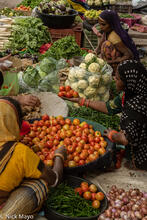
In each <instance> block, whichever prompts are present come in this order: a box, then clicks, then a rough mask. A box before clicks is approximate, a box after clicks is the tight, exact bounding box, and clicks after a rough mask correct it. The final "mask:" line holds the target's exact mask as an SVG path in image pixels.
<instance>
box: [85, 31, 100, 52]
mask: <svg viewBox="0 0 147 220" xmlns="http://www.w3.org/2000/svg"><path fill="white" fill-rule="evenodd" d="M84 32H85V33H86V35H87V37H88V39H89V40H90V42H91V43H92V45H93V47H94V48H96V47H97V45H98V37H97V36H96V34H94V33H93V31H88V30H86V29H84ZM82 47H84V48H87V49H90V50H91V49H93V48H92V47H91V45H90V44H89V42H88V40H87V39H86V37H85V36H84V39H83V45H82Z"/></svg>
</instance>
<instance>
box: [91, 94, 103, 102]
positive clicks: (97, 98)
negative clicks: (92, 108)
mask: <svg viewBox="0 0 147 220" xmlns="http://www.w3.org/2000/svg"><path fill="white" fill-rule="evenodd" d="M92 100H93V101H100V100H101V97H100V96H98V95H95V96H93V97H92Z"/></svg>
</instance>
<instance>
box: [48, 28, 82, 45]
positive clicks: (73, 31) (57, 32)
mask: <svg viewBox="0 0 147 220" xmlns="http://www.w3.org/2000/svg"><path fill="white" fill-rule="evenodd" d="M49 32H50V34H51V38H52V41H53V42H54V41H56V40H59V39H61V38H63V37H66V36H69V35H71V36H74V37H75V39H76V42H77V44H78V45H79V46H81V37H82V26H81V25H76V26H73V27H72V28H70V29H53V28H49Z"/></svg>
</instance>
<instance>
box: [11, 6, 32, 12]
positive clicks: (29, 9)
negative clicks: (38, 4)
mask: <svg viewBox="0 0 147 220" xmlns="http://www.w3.org/2000/svg"><path fill="white" fill-rule="evenodd" d="M14 10H16V11H31V8H30V6H28V7H27V6H24V5H20V6H19V7H17V8H14Z"/></svg>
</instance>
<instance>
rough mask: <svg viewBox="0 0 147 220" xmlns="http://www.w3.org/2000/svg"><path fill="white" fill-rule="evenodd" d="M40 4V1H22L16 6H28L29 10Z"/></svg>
mask: <svg viewBox="0 0 147 220" xmlns="http://www.w3.org/2000/svg"><path fill="white" fill-rule="evenodd" d="M40 2H42V0H23V1H22V2H21V3H20V4H18V5H17V6H20V5H24V6H30V7H31V8H35V7H36V6H38V5H39V4H40Z"/></svg>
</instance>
